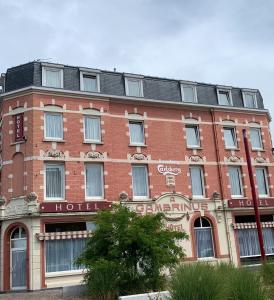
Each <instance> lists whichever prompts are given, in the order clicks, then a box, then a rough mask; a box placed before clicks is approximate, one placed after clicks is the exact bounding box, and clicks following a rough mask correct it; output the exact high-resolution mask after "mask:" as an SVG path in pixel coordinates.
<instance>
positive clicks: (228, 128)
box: [223, 126, 238, 149]
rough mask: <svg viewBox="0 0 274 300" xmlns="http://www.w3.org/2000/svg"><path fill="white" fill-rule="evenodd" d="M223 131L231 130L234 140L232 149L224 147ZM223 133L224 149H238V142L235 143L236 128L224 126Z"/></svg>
mask: <svg viewBox="0 0 274 300" xmlns="http://www.w3.org/2000/svg"><path fill="white" fill-rule="evenodd" d="M225 130H233V140H234V145H235V146H234V147H227V146H226V141H225ZM223 133H224V144H225V149H237V148H238V141H237V133H236V128H235V127H232V126H224V127H223Z"/></svg>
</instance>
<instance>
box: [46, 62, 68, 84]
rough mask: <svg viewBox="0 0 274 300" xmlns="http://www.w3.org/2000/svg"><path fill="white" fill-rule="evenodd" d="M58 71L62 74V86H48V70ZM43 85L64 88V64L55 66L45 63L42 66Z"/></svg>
mask: <svg viewBox="0 0 274 300" xmlns="http://www.w3.org/2000/svg"><path fill="white" fill-rule="evenodd" d="M51 70H54V71H58V72H60V73H61V75H60V80H61V86H60V87H53V86H47V85H46V83H47V71H51ZM42 86H44V87H49V88H53V89H63V88H64V70H63V66H59V65H57V66H54V65H44V66H42Z"/></svg>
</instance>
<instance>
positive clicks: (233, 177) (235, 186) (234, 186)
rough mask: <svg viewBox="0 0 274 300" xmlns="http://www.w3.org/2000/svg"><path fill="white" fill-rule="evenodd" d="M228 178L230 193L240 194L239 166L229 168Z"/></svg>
mask: <svg viewBox="0 0 274 300" xmlns="http://www.w3.org/2000/svg"><path fill="white" fill-rule="evenodd" d="M229 180H230V186H231V195H233V196H241V195H242V181H241V170H240V168H237V167H236V168H235V167H230V168H229Z"/></svg>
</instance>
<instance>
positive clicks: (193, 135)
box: [186, 126, 200, 147]
mask: <svg viewBox="0 0 274 300" xmlns="http://www.w3.org/2000/svg"><path fill="white" fill-rule="evenodd" d="M186 141H187V146H188V147H199V146H200V142H199V136H198V128H197V127H196V126H191V127H190V126H188V127H186Z"/></svg>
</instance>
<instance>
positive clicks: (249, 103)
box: [243, 91, 258, 108]
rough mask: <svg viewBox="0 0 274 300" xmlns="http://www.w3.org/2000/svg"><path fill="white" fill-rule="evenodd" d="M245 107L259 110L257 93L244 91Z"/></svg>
mask: <svg viewBox="0 0 274 300" xmlns="http://www.w3.org/2000/svg"><path fill="white" fill-rule="evenodd" d="M243 99H244V107H247V108H257V107H258V103H257V97H256V93H255V92H251V91H243Z"/></svg>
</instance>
